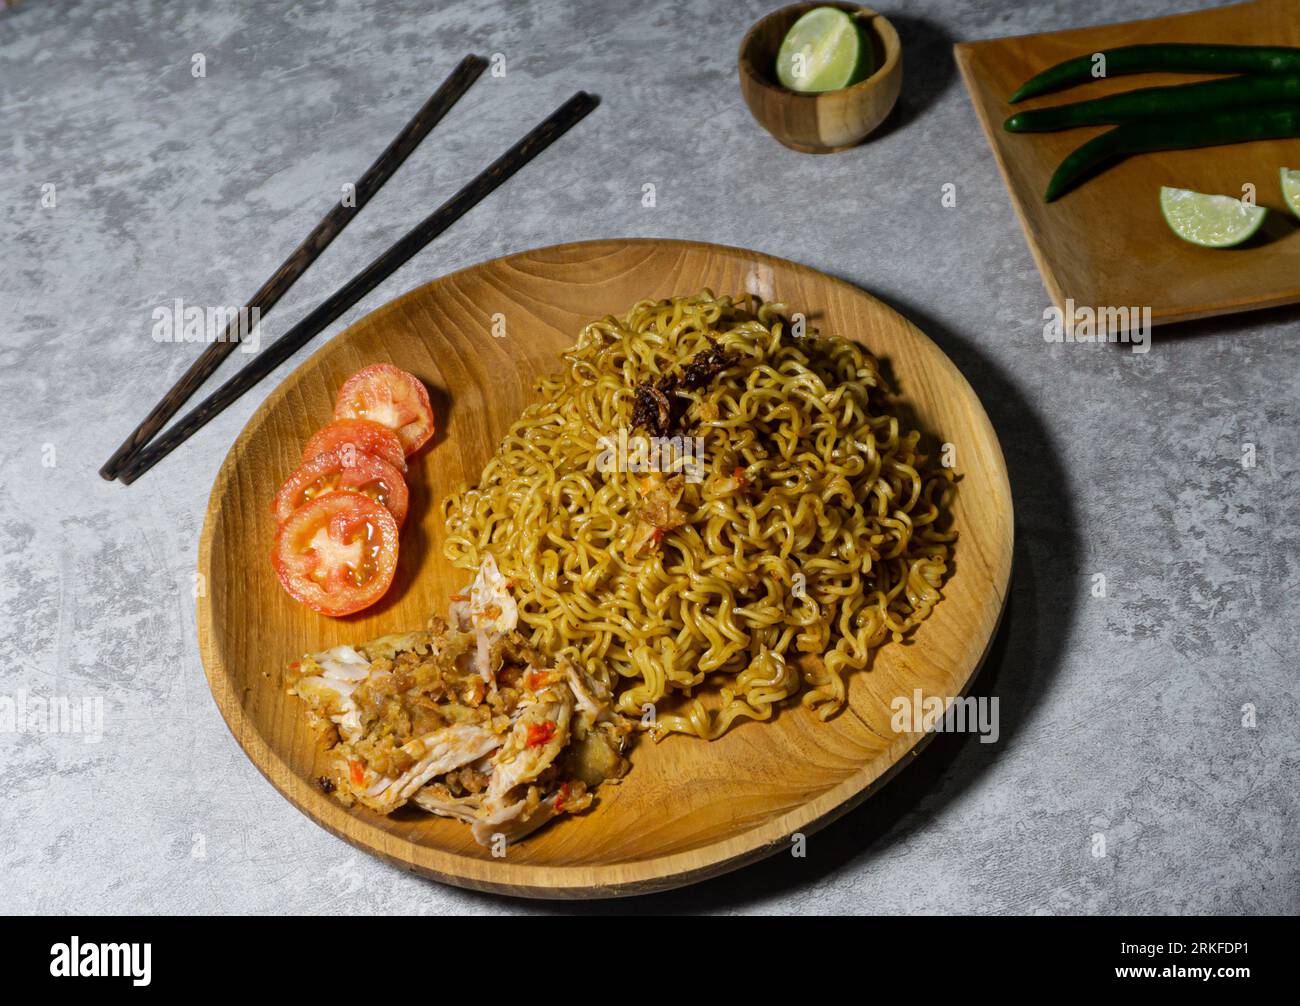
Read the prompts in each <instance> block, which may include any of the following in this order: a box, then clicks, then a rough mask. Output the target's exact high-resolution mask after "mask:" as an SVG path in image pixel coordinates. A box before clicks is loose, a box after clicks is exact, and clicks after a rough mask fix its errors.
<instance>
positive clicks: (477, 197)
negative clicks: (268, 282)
mask: <svg viewBox="0 0 1300 1006" xmlns="http://www.w3.org/2000/svg"><path fill="white" fill-rule="evenodd" d="M599 100H600V99H598V98H597V97H595V96H594V95H590V94H588V93H587V92H586V91H579V92H578V93H577V94H575V95H574V96H573V97H572V98H570V99H569V100H568V101H566V102H565V103H564V104H563V105H561V106H560V107H559V108H558V109H556V110H555V111H554V112H552V113H551V115H550V116H549V117H548V118H547V119H546V120H545V121H543V122H542V123H540V124H539V125H537V126H535V127H534V128H533V129H532V131H531V132H529V133H528V135H526V136H525V137H524V138H523V139H522V140H520V141H519V142H518V143H516V144H515V145H514V146H513V147H511V148H510V149H509V150H507V151H506V152H505V153H504V154H502V155H501V156H500V157H498V158H497V159H496V160H495V161H493V162H492V163H491V164H490V165H488V167H487V168H485V169H484V170H483V171H481V172H480V173H479V174H478V175H477V176H476V177H475V178H474V179H473V180H472V181H471V182H470V183H469V184H468V185H466V186H465V187H464V188H462V189H461V190H460V191H459V192H457V193H456V194H455V195H454V196H452V197H451V198H450V199H448V200H447V201H446V202H445V203H443V204H442V205H441V206H439V207H438V208H437V209H436V210H434V211H433V213H431V214H430V215H429V216H428V217H426V218H425V219H424V220H423V221H421V222H420V223H419V224H417V225H416V226H415V227H414V228H413V229H412V230H411V231H409V232H408V233H407V234H406V235H405V236H404V237H403V238H402V239H401V240H400V241H398V242H397V243H396V244H395V245H393V246H392V247H391V248H389V249H388V250H387V251H385V252H384V253H383V254H382V255H380V256H379V257H378V258H376V259H375V260H374V261H373V262H371V263H370V264H369V265H368V266H366V267H365V268H364V269H362V270H361V271H360V272H359V273H357V274H356V275H355V276H353V277H352V279H350V280H348V282H347V283H346V284H344V285H343V286H342V287H340V288H339V290H338V291H336V292H335V293H334V294H333V295H332V296H330V297H329V299H327V300H326V301H325V302H324V303H322V304H321V305H320V306H319V307H317V308H316V309H315V310H314V311H312V312H311V313H310V314H308V315H307V316H306V317H305V318H303V319H302V321H300V322H298V324H296V325H294V326H293V328H291V329H290V330H289V331H288V332H286V333H285V334H284V335H282V336H280V338H278V339H276V340H275V341H274V342H273V343H271V344H270V345H269V346H267V347H266V349H264V350H263V351H262V352H261V353H260V354H259V355H258V356H256V357H255V358H254V359H253V360H252V361H250V362H249V363H248V364H247V365H246V366H245V367H244V369H243V370H241V371H240V372H239V373H238V374H236V375H235V376H234V377H232V378H231V379H230V380H228V381H227V382H226V383H225V384H223V385H222V386H221V387H220V388H218V389H217V390H216V391H215V392H213V393H212V394H211V395H209V396H208V397H207V398H206V399H204V401H203V402H201V403H200V404H199V405H197V406H195V408H194V409H193V410H191V411H190V412H189V414H188V415H186V416H185V418H184V419H181V420H180V421H179V422H177V423H176V425H175V426H173V427H172V428H171V429H170V430H168V431H167V432H166V433H164V434H163V435H162V436H161V437H159V438H158V439H157V440H156V441H155V442H154V443H153V444H152V445H150V446H149V447H146V448H145V449H144V450H142V451H140V453H139V454H138V455H136V457H135V460H133V461H132V462H131V463H130V464H129V465H127V466H126V467H125V468H124V469H123V470H122V471H121V472H120V474H119V476H118V477H119V478H120V479H121V480H122V481H123V482H124V483H126V484H127V485H130V484H131V483H132V482H134V481H135V480H136V479H138V478H139V477H140V476H141V475H143V474H144V473H145V472H147V471H148V470H149V469H150V468H152V467H153V466H154V465H156V464H157V463H158V462H159V461H161V460H162V459H163V458H165V457H167V455H168V454H170V453H171V452H172V451H174V450H175V449H176V448H177V447H179V446H180V445H181V444H183V443H184V442H185V441H186V440H188V439H189V438H190V437H191V436H193V435H194V433H195V432H197V431H198V430H200V429H202V428H203V426H204V425H205V424H206V423H207V422H208V421H209V420H211V419H212V418H213V417H214V416H217V415H219V414H220V413H221V412H222V410H224V409H225V408H226V407H227V406H228V405H230V404H231V403H232V402H234V401H235V400H236V399H238V398H239V397H240V396H241V395H242V394H243V393H244V392H246V391H248V390H249V389H250V388H252V387H253V386H254V385H255V384H257V383H258V382H259V381H261V380H262V379H263V378H264V377H266V376H267V375H268V374H270V373H271V371H273V370H274V369H275V368H276V367H278V366H279V365H280V364H281V363H283V362H284V361H285V360H287V359H289V357H291V356H292V355H293V354H294V353H295V352H297V351H298V350H299V349H300V348H302V347H303V346H304V345H306V344H307V343H308V342H310V341H311V340H312V339H313V338H315V337H316V336H317V335H318V334H320V332H321V331H322V330H323V329H325V328H326V327H327V326H328V325H329V324H330V323H331V322H333V321H334V320H335V319H337V318H338V317H339V316H340V315H341V314H343V313H344V312H345V311H347V310H348V308H350V307H352V306H353V305H354V304H356V302H357V301H359V300H360V299H361V298H362V297H364V296H365V295H366V294H368V293H369V292H370V291H371V290H373V289H374V288H375V287H377V286H378V285H379V284H380V283H382V282H383V281H384V280H385V279H387V278H388V277H389V276H390V275H392V273H394V272H395V271H396V270H397V269H398V268H399V267H400V266H402V265H403V264H404V263H405V262H406V261H407V260H408V259H410V258H411V257H412V256H413V255H415V253H416V252H418V251H419V250H420V249H421V248H423V247H424V246H425V245H427V244H428V243H429V242H430V241H432V240H433V239H434V238H436V237H437V236H438V235H439V234H441V233H442V232H443V231H445V230H446V229H447V228H448V227H450V226H451V225H452V224H454V223H455V222H456V221H457V220H459V219H460V218H461V217H463V216H464V215H465V214H466V213H468V212H469V211H470V210H471V209H473V208H474V207H475V206H477V205H478V204H479V202H481V201H482V200H483V199H484V198H485V197H486V196H488V195H489V194H490V193H491V192H492V191H493V190H495V189H496V188H497V187H498V186H499V185H501V184H502V183H503V182H505V181H506V180H507V179H508V178H510V176H511V175H513V174H514V173H515V172H517V171H518V170H519V169H520V168H522V167H523V166H524V165H525V164H527V163H528V162H529V161H531V160H532V159H533V158H534V157H536V156H537V155H538V154H540V153H541V152H542V151H543V150H545V149H546V148H547V147H549V146H550V145H551V144H552V143H554V142H555V141H556V140H557V139H559V138H560V137H561V136H563V135H564V134H565V133H566V132H568V131H569V130H570V129H572V128H573V127H574V126H575V125H577V123H578V122H579V121H581V120H582V119H583V118H584V117H585V116H586V115H587V114H588V113H589V112H591V110H592V109H594V108H595V107H596V105H597V104H598V103H599Z"/></svg>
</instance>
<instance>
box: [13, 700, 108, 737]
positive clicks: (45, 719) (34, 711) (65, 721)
mask: <svg viewBox="0 0 1300 1006" xmlns="http://www.w3.org/2000/svg"><path fill="white" fill-rule="evenodd" d="M0 734H75V735H79V736H80V737H81V741H82V743H83V744H98V743H99V742H100V741H102V740H103V739H104V699H103V696H100V695H82V696H79V697H77V698H73V697H70V696H67V695H51V696H49V697H46V696H44V695H32V694H30V693H29V692H27V691H26V690H25V689H22V688H20V689H19V690H18V691H17V692H16V693H14V694H13V695H0Z"/></svg>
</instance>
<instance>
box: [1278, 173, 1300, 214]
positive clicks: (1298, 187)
mask: <svg viewBox="0 0 1300 1006" xmlns="http://www.w3.org/2000/svg"><path fill="white" fill-rule="evenodd" d="M1282 198H1283V199H1285V200H1286V208H1287V209H1289V210H1290V211H1291V212H1292V213H1294V214H1295V215H1296V216H1298V217H1300V171H1297V170H1296V169H1295V168H1283V169H1282Z"/></svg>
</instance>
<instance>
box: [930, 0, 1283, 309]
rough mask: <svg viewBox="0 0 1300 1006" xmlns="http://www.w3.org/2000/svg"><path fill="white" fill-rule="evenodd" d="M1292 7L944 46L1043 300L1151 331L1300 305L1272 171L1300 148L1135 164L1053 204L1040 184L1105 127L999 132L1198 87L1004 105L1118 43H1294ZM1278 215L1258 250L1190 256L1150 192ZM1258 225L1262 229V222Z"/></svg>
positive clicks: (1160, 157)
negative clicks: (1212, 198)
mask: <svg viewBox="0 0 1300 1006" xmlns="http://www.w3.org/2000/svg"><path fill="white" fill-rule="evenodd" d="M1298 14H1300V7H1298V6H1297V5H1296V3H1295V0H1257V2H1255V3H1244V4H1235V5H1232V6H1228V7H1220V8H1218V9H1216V10H1206V11H1199V12H1197V13H1195V14H1181V15H1177V16H1174V17H1163V18H1156V19H1154V20H1150V21H1132V22H1129V23H1128V24H1113V25H1105V26H1103V27H1099V28H1080V29H1075V30H1071V31H1059V32H1052V33H1050V34H1045V35H1025V36H1021V37H1018V38H1002V39H997V40H994V41H991V42H973V43H967V42H963V43H960V44H958V45H957V46H956V47H955V50H956V56H957V64H958V66H960V67H961V72H962V77H963V78H964V79H965V81H966V89H967V90H968V91H969V92H970V95H971V101H972V102H973V103H974V105H975V111H976V112H977V113H978V115H979V119H980V123H981V125H983V127H984V133H985V135H986V136H987V137H988V141H989V145H990V146H991V147H992V148H993V153H994V155H995V156H996V157H997V162H998V167H999V168H1000V169H1001V171H1002V177H1003V178H1004V179H1005V181H1006V184H1007V188H1008V189H1009V190H1010V192H1011V198H1012V201H1013V202H1014V203H1015V207H1016V212H1017V214H1018V215H1019V217H1020V224H1021V226H1022V227H1023V228H1024V231H1025V237H1026V238H1027V239H1028V241H1029V247H1030V250H1031V251H1032V252H1033V254H1034V258H1035V260H1036V261H1037V262H1038V269H1039V271H1040V272H1041V273H1042V275H1043V282H1044V284H1045V285H1046V286H1047V292H1048V295H1049V296H1050V297H1051V298H1052V301H1053V302H1054V303H1055V304H1056V305H1057V306H1058V307H1061V308H1062V309H1064V307H1065V302H1066V300H1067V298H1068V299H1071V300H1073V301H1074V303H1075V305H1076V307H1079V308H1081V307H1084V306H1087V307H1090V308H1093V309H1097V308H1104V307H1150V308H1151V316H1152V321H1153V322H1155V323H1160V322H1170V321H1185V320H1188V319H1191V318H1201V317H1208V316H1210V315H1216V314H1227V313H1230V312H1233V311H1244V310H1248V309H1252V308H1263V307H1274V306H1277V305H1279V304H1292V303H1296V302H1297V301H1300V233H1297V230H1298V229H1297V227H1296V221H1295V218H1294V217H1292V216H1291V215H1290V213H1289V212H1288V211H1287V209H1286V204H1285V202H1283V200H1282V191H1281V184H1280V182H1279V180H1278V169H1279V168H1280V167H1300V140H1269V141H1263V142H1257V143H1244V144H1235V145H1233V146H1229V147H1205V148H1202V149H1200V150H1179V151H1168V152H1165V153H1157V154H1144V155H1143V156H1141V157H1132V158H1130V159H1128V160H1127V161H1124V162H1123V163H1121V164H1119V165H1118V166H1116V167H1114V168H1111V169H1110V170H1109V171H1106V172H1104V173H1103V174H1101V175H1098V176H1097V177H1096V178H1094V179H1093V180H1092V181H1090V182H1088V183H1086V184H1085V185H1083V186H1082V187H1080V188H1077V189H1075V190H1074V191H1073V192H1070V193H1068V194H1066V195H1065V196H1063V197H1062V198H1060V199H1059V200H1057V201H1056V202H1054V203H1051V204H1050V205H1049V204H1047V203H1044V202H1043V191H1044V189H1045V188H1046V187H1047V180H1048V179H1049V178H1050V177H1051V176H1052V172H1054V171H1055V170H1056V167H1057V165H1059V164H1060V163H1061V161H1062V160H1063V159H1064V158H1065V156H1066V155H1067V154H1068V153H1069V152H1070V151H1072V150H1074V149H1075V148H1076V147H1078V146H1079V145H1081V144H1082V143H1084V142H1086V141H1087V140H1089V139H1091V138H1092V137H1093V136H1096V135H1098V134H1099V133H1102V132H1104V131H1105V130H1106V129H1107V128H1108V127H1104V126H1096V127H1092V128H1088V129H1070V130H1065V131H1064V132H1060V133H1035V134H1024V133H1022V134H1015V133H1008V132H1007V131H1006V130H1004V129H1003V128H1002V123H1003V121H1004V120H1005V119H1006V117H1007V116H1008V115H1010V114H1011V113H1012V111H1013V109H1014V110H1017V111H1019V110H1024V109H1030V108H1044V107H1047V106H1050V105H1060V104H1066V103H1069V102H1072V101H1080V100H1083V99H1086V98H1093V97H1102V96H1104V95H1107V94H1114V93H1115V92H1117V91H1125V90H1129V89H1132V88H1136V87H1158V86H1163V85H1167V84H1178V83H1185V82H1190V81H1193V80H1208V79H1210V78H1209V77H1204V76H1192V75H1176V74H1138V75H1132V76H1123V77H1113V78H1111V79H1109V80H1097V81H1092V82H1089V83H1088V84H1086V85H1082V86H1080V87H1075V88H1071V89H1069V90H1067V91H1058V92H1057V93H1055V94H1048V95H1043V96H1042V97H1040V98H1035V99H1032V100H1029V101H1023V102H1021V103H1019V104H1018V105H1014V106H1012V105H1008V104H1007V100H1006V99H1007V95H1009V94H1011V93H1012V92H1013V91H1014V90H1015V89H1016V88H1017V87H1018V86H1019V85H1020V84H1022V83H1023V82H1024V81H1026V80H1027V79H1029V78H1030V77H1032V76H1033V75H1034V74H1035V73H1037V72H1038V71H1040V70H1043V69H1045V68H1047V67H1049V66H1052V65H1054V64H1055V63H1058V62H1060V61H1061V60H1063V59H1069V58H1070V57H1072V56H1078V55H1080V54H1083V53H1092V52H1097V51H1099V50H1102V49H1107V48H1113V47H1115V46H1121V45H1134V44H1138V43H1150V42H1223V43H1233V44H1239V45H1300V16H1298ZM1246 184H1250V185H1253V186H1254V187H1255V193H1256V201H1257V202H1258V203H1259V204H1260V205H1261V206H1267V207H1269V208H1270V209H1275V210H1277V211H1278V213H1276V214H1274V217H1275V219H1274V220H1273V222H1272V223H1273V224H1274V225H1276V228H1275V229H1274V230H1273V231H1272V232H1271V234H1270V235H1269V238H1268V239H1267V240H1264V241H1262V242H1260V243H1253V242H1252V243H1251V244H1249V245H1247V246H1243V247H1240V248H1235V249H1231V250H1227V251H1224V250H1218V251H1216V250H1214V249H1209V248H1198V247H1196V246H1195V245H1191V244H1188V243H1186V242H1184V241H1182V240H1180V239H1179V238H1177V237H1176V236H1175V235H1174V233H1173V232H1172V231H1171V230H1170V229H1169V227H1168V226H1167V225H1166V224H1165V222H1164V219H1163V218H1162V217H1161V215H1160V206H1159V191H1160V186H1161V185H1172V186H1174V187H1176V188H1184V189H1196V190H1197V191H1200V192H1218V193H1222V194H1224V195H1231V196H1241V195H1242V193H1243V186H1244V185H1246ZM1266 226H1267V225H1266Z"/></svg>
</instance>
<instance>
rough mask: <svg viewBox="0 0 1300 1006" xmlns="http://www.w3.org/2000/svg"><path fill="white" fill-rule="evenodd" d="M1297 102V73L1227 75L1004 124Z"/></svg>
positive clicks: (1070, 122)
mask: <svg viewBox="0 0 1300 1006" xmlns="http://www.w3.org/2000/svg"><path fill="white" fill-rule="evenodd" d="M1287 102H1297V103H1300V75H1288V76H1277V77H1229V78H1228V79H1227V80H1206V81H1201V82H1200V83H1198V84H1176V85H1174V86H1173V87H1144V88H1141V89H1140V90H1136V91H1125V92H1124V93H1122V94H1113V95H1111V96H1109V97H1107V98H1094V99H1093V100H1092V101H1079V102H1075V103H1074V104H1071V105H1056V106H1054V107H1052V108H1037V109H1034V110H1032V111H1029V112H1017V113H1016V114H1015V115H1013V116H1011V118H1009V119H1007V121H1006V122H1005V123H1003V127H1004V128H1005V129H1006V130H1007V132H1009V133H1045V132H1051V131H1053V130H1057V129H1071V128H1073V127H1075V126H1100V125H1109V124H1118V123H1121V122H1131V121H1133V120H1134V119H1152V118H1159V117H1161V116H1175V115H1184V116H1186V115H1202V114H1204V113H1206V112H1219V111H1223V110H1225V109H1231V108H1247V107H1249V108H1254V107H1258V106H1260V105H1277V104H1284V103H1287Z"/></svg>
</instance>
